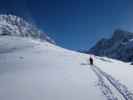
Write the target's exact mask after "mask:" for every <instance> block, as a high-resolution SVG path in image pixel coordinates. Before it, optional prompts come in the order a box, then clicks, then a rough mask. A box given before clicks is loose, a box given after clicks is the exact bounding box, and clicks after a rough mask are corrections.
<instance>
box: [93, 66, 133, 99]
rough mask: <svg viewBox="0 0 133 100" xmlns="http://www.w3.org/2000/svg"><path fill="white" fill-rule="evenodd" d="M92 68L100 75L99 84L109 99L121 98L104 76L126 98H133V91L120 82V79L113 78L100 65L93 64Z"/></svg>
mask: <svg viewBox="0 0 133 100" xmlns="http://www.w3.org/2000/svg"><path fill="white" fill-rule="evenodd" d="M91 69H92V70H93V72H94V73H95V74H96V76H97V77H98V86H99V87H100V89H101V91H102V93H103V94H104V95H105V96H106V97H107V99H108V100H121V99H118V97H116V96H115V95H114V93H113V92H112V89H111V88H110V86H109V84H108V83H107V82H106V81H105V79H104V78H106V80H107V81H108V82H109V83H110V85H112V86H113V87H114V88H115V89H116V90H117V92H118V93H119V94H120V95H121V96H122V97H123V99H124V100H133V93H131V92H130V91H129V90H128V88H127V87H126V86H125V85H123V84H122V83H120V82H119V81H118V80H116V79H115V78H113V77H112V76H111V75H109V74H107V73H105V72H103V71H102V70H101V69H100V68H99V67H97V66H95V65H94V66H91Z"/></svg>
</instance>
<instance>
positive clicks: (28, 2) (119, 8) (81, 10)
mask: <svg viewBox="0 0 133 100" xmlns="http://www.w3.org/2000/svg"><path fill="white" fill-rule="evenodd" d="M0 12H1V13H11V14H15V15H18V16H21V17H24V18H25V19H27V20H29V21H33V22H34V23H36V24H37V25H38V27H39V28H41V29H43V30H44V31H45V32H46V33H48V34H49V36H51V37H52V38H53V39H54V40H55V41H56V43H57V44H58V45H60V46H62V47H64V48H68V49H72V50H85V49H89V48H90V47H91V46H92V45H94V44H95V43H96V41H97V40H99V39H100V38H102V37H109V36H111V34H112V32H113V31H114V30H115V29H117V28H121V29H124V30H128V31H131V32H133V0H1V3H0Z"/></svg>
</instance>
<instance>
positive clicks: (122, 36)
mask: <svg viewBox="0 0 133 100" xmlns="http://www.w3.org/2000/svg"><path fill="white" fill-rule="evenodd" d="M132 51H133V33H131V32H127V31H122V30H116V31H115V32H114V34H113V36H112V37H111V38H109V39H101V40H100V41H98V42H97V44H96V45H95V46H93V47H92V48H91V49H90V50H89V51H88V52H87V53H93V54H95V55H97V56H107V57H110V58H115V59H119V60H122V61H126V62H131V61H133V52H132Z"/></svg>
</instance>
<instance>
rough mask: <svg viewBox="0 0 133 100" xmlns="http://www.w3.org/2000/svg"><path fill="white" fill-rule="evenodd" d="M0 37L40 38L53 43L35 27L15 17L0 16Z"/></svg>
mask: <svg viewBox="0 0 133 100" xmlns="http://www.w3.org/2000/svg"><path fill="white" fill-rule="evenodd" d="M1 35H10V36H21V37H32V38H41V39H43V40H46V41H49V42H51V43H55V42H54V41H53V40H52V39H51V38H50V37H48V36H47V34H45V33H44V32H42V31H41V30H39V29H38V28H37V27H36V26H35V25H33V24H30V23H28V22H27V21H26V20H24V19H23V18H20V17H18V16H15V15H0V36H1Z"/></svg>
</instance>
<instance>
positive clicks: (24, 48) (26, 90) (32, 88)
mask: <svg viewBox="0 0 133 100" xmlns="http://www.w3.org/2000/svg"><path fill="white" fill-rule="evenodd" d="M88 58H89V55H86V54H81V53H77V52H74V51H70V50H66V49H63V48H61V47H58V46H55V45H52V44H50V43H48V42H44V41H43V42H40V41H39V40H32V39H30V38H21V37H8V36H3V37H0V100H126V99H127V100H133V98H132V93H133V78H132V76H133V66H131V65H129V64H128V63H123V62H120V61H116V60H112V59H108V58H100V57H95V58H94V62H95V65H94V66H90V65H89V64H88ZM99 69H100V70H99ZM102 72H103V73H102ZM112 83H115V84H116V86H114V84H112ZM125 91H126V92H125ZM105 92H106V93H105ZM127 93H128V94H127ZM123 94H125V95H123ZM126 96H127V97H126Z"/></svg>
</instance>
